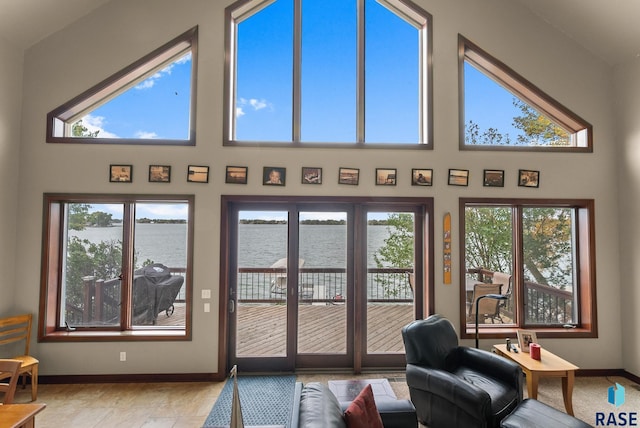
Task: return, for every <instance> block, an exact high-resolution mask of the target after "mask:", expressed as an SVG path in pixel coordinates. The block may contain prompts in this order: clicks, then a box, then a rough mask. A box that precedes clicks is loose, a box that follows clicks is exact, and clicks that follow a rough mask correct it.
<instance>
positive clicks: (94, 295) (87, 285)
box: [65, 268, 186, 325]
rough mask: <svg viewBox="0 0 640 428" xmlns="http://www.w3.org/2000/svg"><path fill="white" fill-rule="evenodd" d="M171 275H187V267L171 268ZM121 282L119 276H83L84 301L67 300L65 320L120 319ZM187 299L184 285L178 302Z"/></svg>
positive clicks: (75, 322)
mask: <svg viewBox="0 0 640 428" xmlns="http://www.w3.org/2000/svg"><path fill="white" fill-rule="evenodd" d="M169 270H170V272H171V275H181V276H185V272H186V269H185V268H169ZM120 283H121V280H120V279H118V278H114V279H107V280H105V279H100V278H96V277H95V276H85V277H83V278H82V303H81V305H80V306H76V305H73V304H71V303H69V302H67V304H66V307H65V320H66V322H67V323H69V324H70V325H94V324H113V323H117V322H119V321H118V320H119V319H120V300H121V294H120ZM185 300H186V291H185V287H184V285H183V286H182V288H181V289H180V292H179V293H178V295H177V296H176V299H175V301H176V302H184V301H185Z"/></svg>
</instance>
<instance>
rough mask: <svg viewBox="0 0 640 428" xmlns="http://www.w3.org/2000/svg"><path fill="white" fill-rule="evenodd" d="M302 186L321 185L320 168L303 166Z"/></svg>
mask: <svg viewBox="0 0 640 428" xmlns="http://www.w3.org/2000/svg"><path fill="white" fill-rule="evenodd" d="M302 184H322V168H315V167H308V166H303V167H302Z"/></svg>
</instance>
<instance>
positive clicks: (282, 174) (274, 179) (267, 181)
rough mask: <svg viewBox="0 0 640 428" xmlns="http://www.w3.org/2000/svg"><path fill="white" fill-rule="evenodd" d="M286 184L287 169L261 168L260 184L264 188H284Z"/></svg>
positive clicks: (275, 167) (276, 167)
mask: <svg viewBox="0 0 640 428" xmlns="http://www.w3.org/2000/svg"><path fill="white" fill-rule="evenodd" d="M286 182H287V168H281V167H278V166H265V167H263V168H262V184H263V185H265V186H284V185H285V184H286Z"/></svg>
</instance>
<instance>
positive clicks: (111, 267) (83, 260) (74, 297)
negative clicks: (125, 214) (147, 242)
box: [65, 236, 122, 307]
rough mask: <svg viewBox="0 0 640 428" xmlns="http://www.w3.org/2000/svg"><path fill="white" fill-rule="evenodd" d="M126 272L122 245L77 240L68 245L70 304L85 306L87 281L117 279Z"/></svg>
mask: <svg viewBox="0 0 640 428" xmlns="http://www.w3.org/2000/svg"><path fill="white" fill-rule="evenodd" d="M121 269H122V242H121V241H115V240H111V241H102V242H100V243H97V244H95V243H92V242H90V241H89V240H87V239H80V238H78V237H76V236H72V237H70V239H69V240H68V242H67V263H66V276H65V283H66V299H67V303H68V304H72V305H74V306H76V307H81V306H82V301H83V298H82V296H83V295H84V293H83V289H82V287H83V282H84V281H83V278H84V277H87V276H93V277H95V278H96V279H105V280H106V279H113V278H117V277H118V276H119V275H120V273H121Z"/></svg>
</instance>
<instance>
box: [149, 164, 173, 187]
mask: <svg viewBox="0 0 640 428" xmlns="http://www.w3.org/2000/svg"><path fill="white" fill-rule="evenodd" d="M170 182H171V166H170V165H149V183H170Z"/></svg>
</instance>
